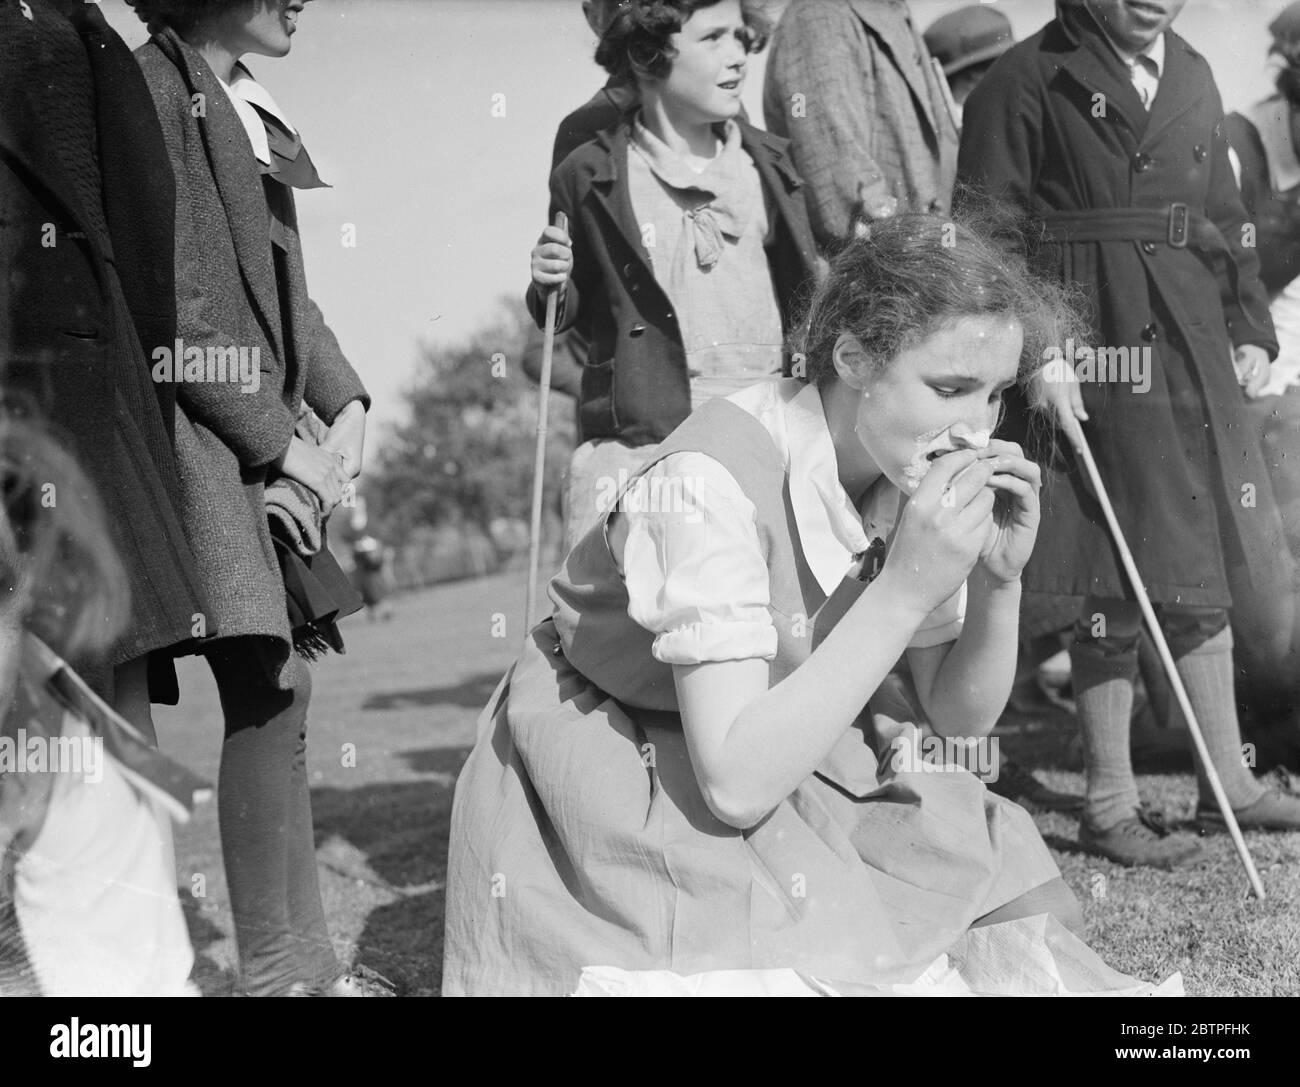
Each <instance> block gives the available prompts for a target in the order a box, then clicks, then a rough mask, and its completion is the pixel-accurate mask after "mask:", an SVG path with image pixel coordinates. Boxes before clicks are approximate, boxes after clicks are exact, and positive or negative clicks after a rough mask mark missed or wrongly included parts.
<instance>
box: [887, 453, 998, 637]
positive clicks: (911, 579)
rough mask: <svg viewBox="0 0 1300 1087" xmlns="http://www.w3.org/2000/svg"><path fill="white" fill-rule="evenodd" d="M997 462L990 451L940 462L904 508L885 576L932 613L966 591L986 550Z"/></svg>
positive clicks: (944, 459)
mask: <svg viewBox="0 0 1300 1087" xmlns="http://www.w3.org/2000/svg"><path fill="white" fill-rule="evenodd" d="M996 444H1005V443H996ZM996 463H997V458H995V457H993V456H991V455H990V454H989V453H988V451H987V450H981V451H978V452H977V451H976V450H973V449H961V450H958V451H957V452H955V453H949V454H947V455H946V456H943V457H940V458H939V459H938V460H936V461H935V463H934V465H933V467H932V468H931V469H930V471H929V472H928V473H927V474H926V477H925V478H924V479H923V480H922V481H921V485H920V486H919V487H918V488H917V489H916V493H915V494H914V495H912V497H911V498H909V499H908V501H907V505H906V506H905V507H904V508H903V515H902V517H900V518H899V521H898V527H897V529H896V530H895V532H894V538H893V542H892V543H891V545H890V548H889V554H888V557H887V558H886V559H885V568H884V570H882V571H881V577H882V578H883V577H886V576H889V579H890V580H891V581H893V582H895V583H897V585H898V588H899V590H900V591H902V592H903V593H905V594H907V595H908V596H910V597H911V598H912V599H913V600H914V601H915V602H916V603H917V605H918V606H919V607H920V608H921V609H922V610H923V611H924V612H926V613H927V614H928V613H929V612H931V611H933V610H934V609H935V608H937V607H938V606H939V605H940V604H942V603H943V602H944V601H945V600H947V599H948V598H949V597H950V596H952V594H953V593H955V592H956V591H957V590H958V589H959V588H960V587H961V585H962V584H963V583H964V582H965V580H966V578H967V577H969V576H970V572H971V570H972V569H974V567H975V563H976V562H978V561H979V559H980V555H981V552H982V551H983V549H984V548H985V546H986V545H987V542H988V538H989V533H990V530H991V528H992V527H993V506H994V500H995V492H994V491H993V490H992V489H991V488H990V487H989V486H988V482H989V480H990V479H991V478H992V476H993V472H994V466H995V464H996Z"/></svg>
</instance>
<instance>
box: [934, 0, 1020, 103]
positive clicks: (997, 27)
mask: <svg viewBox="0 0 1300 1087" xmlns="http://www.w3.org/2000/svg"><path fill="white" fill-rule="evenodd" d="M923 36H924V38H925V46H926V48H927V49H929V50H930V55H931V56H932V57H934V59H935V60H937V61H938V62H939V65H940V66H941V67H942V68H943V74H944V77H945V78H946V79H947V80H948V90H949V92H950V93H951V94H952V99H953V104H954V105H955V106H956V108H957V120H958V124H960V122H961V109H962V106H963V105H964V104H965V102H966V99H967V98H968V97H969V95H970V92H971V91H973V90H974V89H975V85H976V84H977V83H978V82H979V81H980V80H981V79H983V78H984V73H985V72H987V71H988V70H989V69H990V68H992V67H993V62H994V61H995V60H997V59H998V57H1000V56H1002V54H1003V53H1005V52H1006V51H1007V50H1008V49H1010V48H1011V46H1012V45H1013V44H1014V43H1015V38H1014V37H1013V36H1012V33H1011V20H1010V19H1008V18H1007V17H1006V16H1005V15H1003V14H1002V12H1000V11H998V10H997V9H996V8H994V7H990V6H989V5H988V4H972V5H971V6H970V7H965V8H960V9H958V10H957V11H950V12H949V13H948V14H947V15H941V16H939V18H937V19H936V20H935V21H934V22H932V23H931V24H930V26H929V27H928V28H927V29H926V32H925V34H924V35H923Z"/></svg>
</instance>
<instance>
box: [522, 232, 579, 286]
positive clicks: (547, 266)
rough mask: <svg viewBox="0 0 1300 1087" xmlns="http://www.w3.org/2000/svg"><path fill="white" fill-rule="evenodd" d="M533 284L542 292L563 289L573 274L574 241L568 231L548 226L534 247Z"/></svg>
mask: <svg viewBox="0 0 1300 1087" xmlns="http://www.w3.org/2000/svg"><path fill="white" fill-rule="evenodd" d="M532 258H533V264H532V270H533V282H534V283H536V284H537V286H538V287H539V288H540V289H541V290H542V291H546V290H549V289H551V288H557V289H558V288H560V287H563V286H564V284H565V283H567V282H568V281H569V276H570V275H572V273H573V241H572V239H570V237H569V232H568V231H567V230H561V229H560V228H559V227H558V226H548V227H547V228H546V229H545V230H543V231H542V236H541V237H540V238H538V239H537V244H536V245H535V246H533V253H532Z"/></svg>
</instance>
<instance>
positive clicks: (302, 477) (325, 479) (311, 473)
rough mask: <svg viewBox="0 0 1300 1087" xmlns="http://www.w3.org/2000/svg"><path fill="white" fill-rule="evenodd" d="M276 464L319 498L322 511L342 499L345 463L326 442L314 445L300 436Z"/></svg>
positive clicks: (329, 508)
mask: <svg viewBox="0 0 1300 1087" xmlns="http://www.w3.org/2000/svg"><path fill="white" fill-rule="evenodd" d="M275 467H276V468H278V469H279V470H280V472H282V473H283V474H284V475H286V476H288V477H289V478H290V479H296V480H297V481H298V482H299V483H301V484H302V485H303V486H305V487H309V488H311V490H312V492H313V493H314V494H315V495H316V497H317V498H319V499H320V507H321V513H322V515H328V514H329V513H330V511H331V510H333V509H334V507H335V506H337V505H338V504H339V503H340V502H341V501H342V500H343V488H344V486H345V485H346V484H347V482H348V478H347V473H346V472H345V471H344V469H343V464H342V462H341V461H340V459H339V458H338V457H336V456H335V455H334V453H333V452H331V451H330V450H328V449H326V448H325V447H324V446H320V445H312V444H311V442H304V441H303V440H302V439H301V438H299V437H296V436H295V437H294V438H293V439H291V440H290V442H289V448H288V449H286V450H285V451H284V453H283V454H281V456H280V459H279V460H278V461H276V462H275Z"/></svg>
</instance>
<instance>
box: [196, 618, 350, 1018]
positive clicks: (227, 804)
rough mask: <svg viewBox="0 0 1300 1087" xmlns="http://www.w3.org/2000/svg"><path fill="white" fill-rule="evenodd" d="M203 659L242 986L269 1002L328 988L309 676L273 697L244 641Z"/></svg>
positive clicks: (330, 976)
mask: <svg viewBox="0 0 1300 1087" xmlns="http://www.w3.org/2000/svg"><path fill="white" fill-rule="evenodd" d="M207 657H208V663H209V664H210V665H211V667H212V674H213V675H214V676H215V677H216V681H217V690H218V692H219V693H220V696H221V709H222V712H223V713H224V715H225V725H226V728H225V732H226V735H225V742H224V744H223V745H222V749H221V778H220V783H219V789H218V802H217V815H218V819H219V822H220V825H221V851H222V854H223V856H224V858H225V864H226V882H227V884H228V885H229V888H230V904H231V909H232V912H233V913H234V920H235V940H236V943H237V944H238V946H239V972H240V985H241V988H242V990H243V991H244V992H246V993H248V994H249V995H250V996H274V995H277V994H282V993H284V992H285V990H287V989H288V988H289V987H290V986H291V985H293V983H294V982H304V983H306V984H307V985H308V986H325V985H329V984H331V983H332V982H334V981H335V980H337V979H338V978H339V977H341V976H342V974H343V972H344V971H343V968H342V967H341V966H340V964H339V961H338V958H337V957H336V956H335V954H334V949H333V946H332V945H331V944H330V937H329V931H328V929H327V928H326V926H325V910H324V907H323V906H322V904H321V896H320V884H319V882H318V880H317V874H316V845H315V835H314V831H313V829H312V819H311V794H310V792H309V790H308V785H307V704H308V702H309V701H310V700H311V677H310V675H309V674H308V672H307V669H306V668H300V669H299V671H300V672H301V674H302V677H303V678H302V680H301V681H300V682H299V683H298V685H297V686H295V687H294V688H293V689H292V690H290V691H281V690H277V689H276V688H275V687H273V686H272V685H271V683H270V681H269V680H268V679H267V678H266V675H265V672H264V669H263V665H262V662H261V659H260V657H259V655H258V653H257V651H256V646H255V643H254V642H253V640H252V639H248V638H232V639H230V640H229V641H227V642H221V643H218V645H217V646H215V647H214V648H213V649H211V650H209V652H208V654H207Z"/></svg>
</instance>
